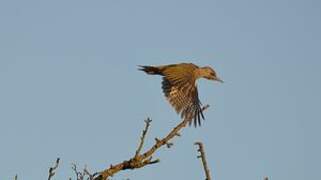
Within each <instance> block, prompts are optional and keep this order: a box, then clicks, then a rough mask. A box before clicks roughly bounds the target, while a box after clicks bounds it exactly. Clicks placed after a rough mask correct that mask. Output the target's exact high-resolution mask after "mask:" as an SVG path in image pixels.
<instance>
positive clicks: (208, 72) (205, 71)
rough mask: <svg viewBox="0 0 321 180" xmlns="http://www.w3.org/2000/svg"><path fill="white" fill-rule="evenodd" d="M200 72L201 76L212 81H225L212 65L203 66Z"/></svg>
mask: <svg viewBox="0 0 321 180" xmlns="http://www.w3.org/2000/svg"><path fill="white" fill-rule="evenodd" d="M199 73H200V76H201V77H203V78H206V79H208V80H212V81H218V82H221V83H223V82H224V81H223V80H221V79H220V78H219V77H218V76H217V74H216V72H215V71H214V69H212V68H211V67H209V66H205V67H202V68H200V69H199Z"/></svg>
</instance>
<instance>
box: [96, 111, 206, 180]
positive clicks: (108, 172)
mask: <svg viewBox="0 0 321 180" xmlns="http://www.w3.org/2000/svg"><path fill="white" fill-rule="evenodd" d="M208 107H209V105H206V106H204V107H203V108H202V111H204V110H206V109H207V108H208ZM149 123H150V122H148V123H147V122H146V126H145V129H144V131H143V134H142V136H141V141H140V145H139V147H138V149H137V150H136V153H135V156H134V157H133V158H131V159H129V160H126V161H123V162H121V163H118V164H116V165H110V167H108V168H106V169H105V170H103V171H102V172H101V173H100V174H99V176H97V177H96V178H94V180H107V179H108V178H109V177H111V176H113V175H114V174H116V173H118V172H119V171H121V170H126V169H137V168H142V167H144V166H146V165H150V164H155V163H158V162H159V161H160V160H159V159H156V160H153V157H152V155H153V154H154V153H155V152H156V151H157V150H158V149H159V148H160V147H162V146H164V145H166V146H167V147H170V146H172V145H173V144H172V143H170V142H169V141H170V140H171V139H172V138H174V137H175V136H180V133H179V132H180V130H181V129H183V128H184V127H186V125H187V124H188V123H189V121H188V120H183V121H182V122H181V123H179V124H178V125H177V126H176V127H175V128H173V129H172V130H171V131H170V132H169V133H168V134H167V136H165V137H164V138H162V139H157V138H155V140H156V141H155V144H154V145H153V146H152V147H151V148H150V149H148V150H147V151H145V152H144V153H142V154H140V151H141V149H142V146H143V144H144V139H145V136H146V133H147V130H148V127H149Z"/></svg>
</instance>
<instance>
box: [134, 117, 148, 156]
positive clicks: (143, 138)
mask: <svg viewBox="0 0 321 180" xmlns="http://www.w3.org/2000/svg"><path fill="white" fill-rule="evenodd" d="M151 122H152V120H151V119H150V118H147V119H146V120H145V128H144V130H143V132H142V136H141V137H140V143H139V146H138V148H137V150H136V154H135V157H137V156H138V155H139V153H140V152H141V150H142V148H143V145H144V141H145V137H146V134H147V131H148V128H149V126H150V123H151Z"/></svg>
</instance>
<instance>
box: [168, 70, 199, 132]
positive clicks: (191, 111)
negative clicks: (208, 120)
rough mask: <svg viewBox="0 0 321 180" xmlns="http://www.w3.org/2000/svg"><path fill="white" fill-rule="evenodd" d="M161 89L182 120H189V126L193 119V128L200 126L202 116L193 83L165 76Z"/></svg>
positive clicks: (177, 77)
mask: <svg viewBox="0 0 321 180" xmlns="http://www.w3.org/2000/svg"><path fill="white" fill-rule="evenodd" d="M162 88H163V92H164V94H165V96H166V98H167V100H168V101H169V102H170V104H171V105H172V106H173V107H174V108H175V110H176V112H177V113H180V114H181V117H182V118H183V119H184V120H185V119H186V120H189V121H190V124H191V122H192V119H194V125H195V126H197V125H201V118H202V119H204V115H203V112H202V107H201V102H200V100H199V98H198V91H197V87H196V85H195V81H192V80H188V78H182V77H181V78H179V76H176V78H168V77H166V76H165V77H163V82H162Z"/></svg>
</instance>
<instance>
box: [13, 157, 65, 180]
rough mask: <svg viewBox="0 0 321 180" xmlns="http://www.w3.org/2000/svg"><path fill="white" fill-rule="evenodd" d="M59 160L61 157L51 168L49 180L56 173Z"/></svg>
mask: <svg viewBox="0 0 321 180" xmlns="http://www.w3.org/2000/svg"><path fill="white" fill-rule="evenodd" d="M59 161H60V158H57V160H56V164H55V166H54V167H50V168H49V176H48V180H50V179H51V178H52V177H53V176H54V175H55V174H56V172H55V170H56V169H57V168H58V165H59ZM17 178H18V177H17Z"/></svg>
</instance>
